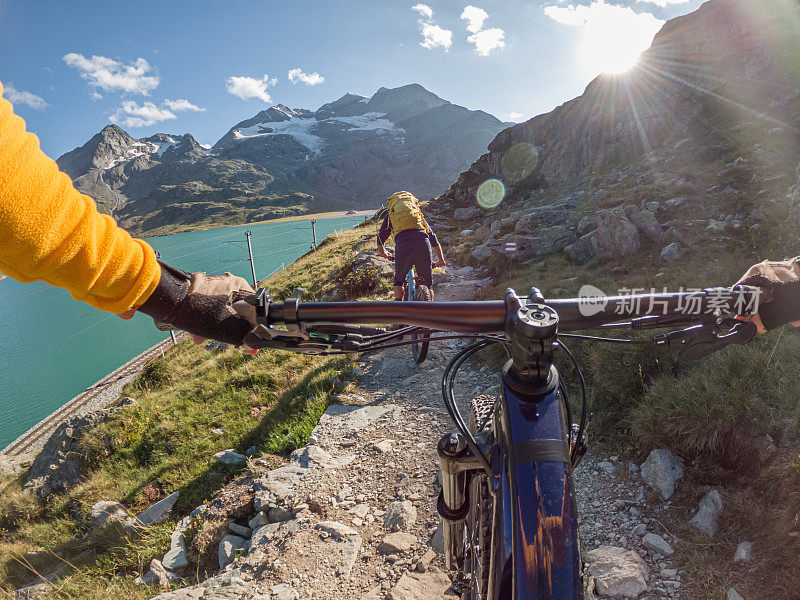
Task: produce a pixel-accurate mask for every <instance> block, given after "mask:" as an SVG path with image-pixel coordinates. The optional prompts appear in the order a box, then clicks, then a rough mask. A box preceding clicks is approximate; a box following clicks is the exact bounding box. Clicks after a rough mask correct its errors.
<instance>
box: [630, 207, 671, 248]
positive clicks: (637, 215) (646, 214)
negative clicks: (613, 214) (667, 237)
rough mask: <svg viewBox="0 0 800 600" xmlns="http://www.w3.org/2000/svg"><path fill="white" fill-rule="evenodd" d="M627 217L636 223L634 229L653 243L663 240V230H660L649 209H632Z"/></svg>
mask: <svg viewBox="0 0 800 600" xmlns="http://www.w3.org/2000/svg"><path fill="white" fill-rule="evenodd" d="M629 219H630V220H631V223H633V224H634V225H636V229H637V230H638V231H639V234H640V235H641V236H642V237H645V238H646V239H648V240H650V241H651V242H653V243H654V244H661V243H663V242H664V232H663V231H662V230H661V225H659V223H658V220H657V219H656V215H655V214H654V213H652V212H651V211H649V210H639V211H632V212H631V214H630V216H629Z"/></svg>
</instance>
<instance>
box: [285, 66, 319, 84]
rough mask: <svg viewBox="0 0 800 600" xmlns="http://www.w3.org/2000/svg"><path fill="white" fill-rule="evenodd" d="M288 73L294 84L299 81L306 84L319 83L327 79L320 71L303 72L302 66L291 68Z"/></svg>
mask: <svg viewBox="0 0 800 600" xmlns="http://www.w3.org/2000/svg"><path fill="white" fill-rule="evenodd" d="M288 75H289V81H291V82H292V83H294V84H296V83H297V82H298V81H299V82H300V83H305V84H306V85H319V84H320V83H322V82H324V81H325V78H324V77H323V76H322V75H320V74H319V73H316V72H314V73H303V69H301V68H300V67H295V68H294V69H289V73H288Z"/></svg>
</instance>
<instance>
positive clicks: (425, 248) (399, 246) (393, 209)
mask: <svg viewBox="0 0 800 600" xmlns="http://www.w3.org/2000/svg"><path fill="white" fill-rule="evenodd" d="M387 202H388V207H387V214H386V216H385V217H384V218H383V222H382V223H381V226H380V229H379V230H378V252H379V253H380V255H381V256H383V257H384V258H391V256H390V255H389V253H388V252H387V251H386V249H385V248H384V244H385V243H386V240H388V239H389V237H390V236H391V235H392V234H393V233H394V244H395V250H394V252H395V261H394V298H395V300H402V298H403V281H404V280H405V277H406V274H407V273H408V271H409V270H410V269H411V267H416V270H417V276H418V277H419V280H420V283H422V284H423V285H426V286H428V288H429V289H430V290H431V300H433V274H432V269H433V267H445V266H447V262H445V260H444V254H443V253H442V247H441V246H440V245H439V240H438V239H437V238H436V234H435V233H433V231H432V230H431V228H430V226H429V225H428V223H427V221H425V217H424V216H423V214H422V209H421V208H420V205H419V200H417V199H416V198H415V197H414V195H413V194H411V193H410V192H397V193H395V194H392V195H391V196H390V197H389V199H388V200H387ZM431 248H433V251H434V252H435V253H436V262H435V263H433V264H431Z"/></svg>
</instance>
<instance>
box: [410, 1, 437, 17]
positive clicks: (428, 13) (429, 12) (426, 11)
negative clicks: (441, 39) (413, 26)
mask: <svg viewBox="0 0 800 600" xmlns="http://www.w3.org/2000/svg"><path fill="white" fill-rule="evenodd" d="M411 10H415V11H417V12H418V13H419V14H420V16H421V17H422V18H424V19H426V20H428V21H430V20H431V19H432V18H433V9H432V8H431V7H430V6H428V5H427V4H415V5H414V6H412V7H411Z"/></svg>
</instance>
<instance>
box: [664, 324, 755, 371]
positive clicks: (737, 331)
mask: <svg viewBox="0 0 800 600" xmlns="http://www.w3.org/2000/svg"><path fill="white" fill-rule="evenodd" d="M720 325H721V326H729V327H730V328H729V330H728V332H727V333H724V334H722V335H720V333H719V327H720ZM720 325H717V324H713V323H702V324H700V325H695V326H693V327H688V328H686V329H681V330H680V331H670V332H669V333H666V334H663V335H660V336H656V337H654V338H653V339H654V341H655V342H656V344H657V345H665V346H678V347H679V352H678V356H679V359H680V360H682V361H687V362H691V361H695V360H698V359H701V358H704V357H706V356H708V355H709V354H713V353H714V352H716V351H717V350H721V349H722V348H724V347H725V346H729V345H730V344H737V345H740V346H743V345H744V344H747V343H748V342H750V341H751V340H752V339H753V338H754V337H755V335H756V332H757V328H756V325H755V323H750V322H749V321H735V320H733V319H726V320H725V321H723V322H722V323H721V324H720Z"/></svg>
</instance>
